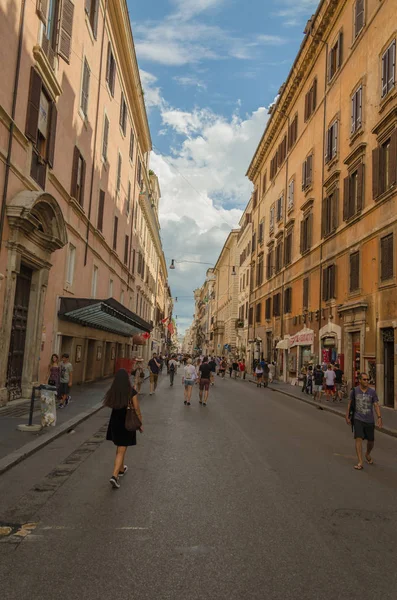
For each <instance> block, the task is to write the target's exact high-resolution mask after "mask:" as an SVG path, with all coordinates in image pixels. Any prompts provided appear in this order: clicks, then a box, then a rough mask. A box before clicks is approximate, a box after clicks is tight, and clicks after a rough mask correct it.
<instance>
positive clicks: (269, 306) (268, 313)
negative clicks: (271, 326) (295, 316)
mask: <svg viewBox="0 0 397 600" xmlns="http://www.w3.org/2000/svg"><path fill="white" fill-rule="evenodd" d="M271 316H272V299H271V298H267V299H266V304H265V319H266V320H267V321H269V320H270V318H271Z"/></svg>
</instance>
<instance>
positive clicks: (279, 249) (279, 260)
mask: <svg viewBox="0 0 397 600" xmlns="http://www.w3.org/2000/svg"><path fill="white" fill-rule="evenodd" d="M282 266H283V242H282V241H280V242H279V243H278V244H277V246H276V264H275V272H276V273H278V272H279V271H281V269H282Z"/></svg>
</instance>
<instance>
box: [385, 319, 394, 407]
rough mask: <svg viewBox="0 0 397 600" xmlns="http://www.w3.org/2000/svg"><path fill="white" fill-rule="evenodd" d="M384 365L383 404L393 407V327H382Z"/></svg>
mask: <svg viewBox="0 0 397 600" xmlns="http://www.w3.org/2000/svg"><path fill="white" fill-rule="evenodd" d="M382 336H383V352H384V356H383V357H384V365H385V388H384V389H385V405H386V406H391V407H392V408H394V329H392V328H389V329H382Z"/></svg>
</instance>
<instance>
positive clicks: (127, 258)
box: [0, 0, 172, 403]
mask: <svg viewBox="0 0 397 600" xmlns="http://www.w3.org/2000/svg"><path fill="white" fill-rule="evenodd" d="M0 35H1V39H2V47H3V50H2V75H3V85H2V86H1V89H0V129H1V135H0V186H1V189H2V200H1V203H2V204H1V211H0V328H1V334H0V335H1V339H2V341H3V343H2V346H1V349H0V402H2V403H4V402H6V401H7V400H9V399H12V398H15V397H20V396H22V397H29V396H30V394H31V388H32V385H33V384H35V383H37V382H42V381H45V379H46V376H47V367H48V364H49V361H50V357H51V354H52V353H54V352H55V353H58V354H62V353H63V352H68V353H69V355H70V359H71V362H72V363H73V364H74V382H75V383H79V382H84V381H90V380H94V379H96V378H99V377H104V376H107V375H111V374H112V373H113V372H114V369H115V366H116V364H117V361H120V360H125V359H131V358H132V357H133V356H138V355H141V356H143V357H145V358H146V357H147V355H148V354H149V352H150V350H151V343H150V339H149V340H147V339H146V338H147V337H148V336H149V335H150V334H151V332H152V330H153V326H154V325H156V326H157V325H158V322H159V320H160V319H159V317H160V316H162V315H163V314H166V311H169V310H170V307H171V304H170V297H171V295H170V293H169V288H168V284H167V270H166V265H165V262H164V257H163V253H162V247H161V242H160V237H159V224H158V203H159V200H160V189H159V186H158V181H157V178H156V177H155V175H154V174H153V173H151V172H150V171H149V153H150V150H151V138H150V131H149V127H148V122H147V116H146V110H145V104H144V98H143V90H142V86H141V82H140V78H139V70H138V64H137V60H136V56H135V50H134V43H133V37H132V32H131V26H130V21H129V16H128V9H127V3H126V1H125V0H120V1H119V2H108V1H106V0H86V1H85V2H77V1H72V0H63V1H62V2H60V1H58V0H52V1H47V0H45V1H43V0H40V1H39V0H37V2H36V1H34V2H22V1H21V0H17V1H15V2H12V3H11V2H9V1H7V0H0ZM5 82H7V83H5ZM167 290H168V291H167ZM171 310H172V308H171ZM142 334H143V335H142ZM154 334H155V343H156V344H157V345H158V344H160V343H161V339H162V338H161V332H160V331H155V332H154ZM119 364H120V363H119Z"/></svg>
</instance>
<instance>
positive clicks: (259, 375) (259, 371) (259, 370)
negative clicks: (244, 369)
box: [255, 362, 263, 388]
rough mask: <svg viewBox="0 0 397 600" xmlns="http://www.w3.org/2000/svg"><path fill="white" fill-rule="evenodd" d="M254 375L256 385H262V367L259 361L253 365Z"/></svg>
mask: <svg viewBox="0 0 397 600" xmlns="http://www.w3.org/2000/svg"><path fill="white" fill-rule="evenodd" d="M255 377H256V387H259V388H260V387H261V385H262V378H263V369H262V367H261V365H260V363H259V362H258V363H257V365H256V367H255Z"/></svg>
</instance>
